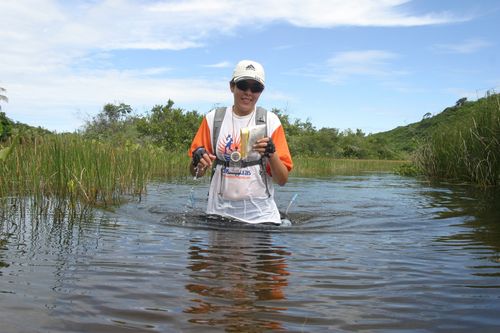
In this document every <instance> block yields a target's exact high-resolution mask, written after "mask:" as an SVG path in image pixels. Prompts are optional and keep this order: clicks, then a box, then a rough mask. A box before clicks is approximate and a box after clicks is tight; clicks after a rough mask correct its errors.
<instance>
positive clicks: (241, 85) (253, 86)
mask: <svg viewBox="0 0 500 333" xmlns="http://www.w3.org/2000/svg"><path fill="white" fill-rule="evenodd" d="M236 87H237V88H238V89H239V90H241V91H246V90H247V89H248V88H250V91H251V92H253V93H260V92H262V91H263V90H264V86H263V85H262V84H260V83H259V82H253V83H251V82H250V81H238V82H236Z"/></svg>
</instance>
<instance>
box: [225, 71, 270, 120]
mask: <svg viewBox="0 0 500 333" xmlns="http://www.w3.org/2000/svg"><path fill="white" fill-rule="evenodd" d="M240 82H242V81H240ZM243 82H245V83H246V84H238V85H239V86H240V88H238V85H237V84H235V83H230V88H231V92H232V93H233V97H234V112H235V113H236V114H238V115H240V116H244V115H247V114H250V113H251V112H252V111H253V110H254V109H255V104H257V101H258V100H259V97H260V94H262V91H260V92H252V89H251V86H255V85H256V84H259V83H258V82H257V81H254V80H245V81H243ZM238 83H239V82H238ZM241 86H243V88H246V89H245V90H242V89H241ZM245 86H246V87H245ZM253 90H254V91H255V89H253Z"/></svg>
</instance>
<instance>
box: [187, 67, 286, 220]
mask: <svg viewBox="0 0 500 333" xmlns="http://www.w3.org/2000/svg"><path fill="white" fill-rule="evenodd" d="M264 85H265V73H264V68H263V67H262V65H261V64H259V63H258V62H256V61H252V60H242V61H240V62H239V63H238V64H237V65H236V67H235V69H234V71H233V75H232V79H231V81H230V82H229V89H230V91H231V93H232V94H233V105H232V106H231V107H227V108H226V107H224V108H217V109H214V110H211V111H210V112H209V113H208V114H207V115H206V116H205V117H204V118H203V121H202V123H201V125H200V127H199V128H198V131H197V133H196V135H195V137H194V139H193V141H192V143H191V147H190V149H189V152H188V154H189V156H190V157H191V159H192V163H191V165H190V171H191V174H192V175H193V176H197V177H200V176H203V175H204V174H205V173H206V172H207V170H208V169H212V172H211V175H212V179H211V182H210V189H209V194H208V205H207V210H206V212H207V214H209V215H218V216H222V217H226V218H229V219H235V220H239V221H242V222H247V223H266V222H268V223H269V222H270V223H274V224H281V218H280V213H279V211H278V208H277V206H276V203H275V201H274V188H273V183H277V184H279V185H280V186H283V185H285V184H286V182H287V181H288V174H289V172H290V171H291V170H292V167H293V162H292V157H291V155H290V151H289V149H288V144H287V142H286V138H285V132H284V130H283V126H282V125H281V122H280V120H279V118H278V116H277V115H276V114H274V113H272V112H268V111H266V110H264V109H263V108H260V107H256V104H257V101H258V100H259V97H260V95H261V94H262V92H263V91H264ZM256 124H261V125H264V124H265V135H264V136H263V137H262V138H261V139H259V140H257V141H256V143H255V144H254V145H253V147H252V149H251V151H250V152H249V153H248V154H246V153H245V152H243V150H242V148H243V149H244V148H245V147H242V146H241V143H242V138H241V134H240V133H241V129H242V128H248V127H251V126H255V125H256ZM242 156H243V157H242Z"/></svg>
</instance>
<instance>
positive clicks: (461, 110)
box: [370, 94, 499, 155]
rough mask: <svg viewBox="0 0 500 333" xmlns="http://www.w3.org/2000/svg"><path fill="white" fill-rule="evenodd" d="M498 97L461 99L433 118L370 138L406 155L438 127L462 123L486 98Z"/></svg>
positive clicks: (479, 108)
mask: <svg viewBox="0 0 500 333" xmlns="http://www.w3.org/2000/svg"><path fill="white" fill-rule="evenodd" d="M498 96H499V94H496V95H493V94H489V95H488V97H485V98H481V99H479V100H477V101H467V99H466V98H461V99H459V100H458V101H457V102H456V103H455V105H454V106H451V107H447V108H446V109H444V110H443V111H442V112H440V113H438V114H436V115H434V116H431V115H430V113H428V114H426V115H425V116H424V118H423V119H422V120H421V121H419V122H416V123H412V124H409V125H406V126H399V127H396V128H394V129H392V130H390V131H386V132H380V133H376V134H372V135H370V137H372V138H374V139H377V140H379V141H383V142H385V143H386V144H387V145H388V147H389V148H390V149H392V150H393V151H395V152H400V153H402V154H405V155H408V154H410V153H412V152H413V151H414V150H415V149H416V148H417V146H418V144H419V142H422V140H423V139H425V138H426V137H429V136H430V135H431V134H432V133H433V131H435V130H436V129H437V128H438V127H439V128H441V126H453V124H457V123H460V122H463V121H464V120H466V119H468V118H470V117H471V116H472V115H473V114H474V113H476V112H480V110H481V103H482V102H483V101H484V100H485V99H486V98H498Z"/></svg>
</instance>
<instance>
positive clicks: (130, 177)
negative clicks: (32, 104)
mask: <svg viewBox="0 0 500 333" xmlns="http://www.w3.org/2000/svg"><path fill="white" fill-rule="evenodd" d="M4 91H5V90H1V92H2V93H3V92H4ZM1 96H4V95H1ZM2 101H6V97H5V96H4V98H2ZM272 111H273V112H274V113H275V114H277V115H278V117H279V118H280V119H281V121H282V124H283V126H284V128H285V132H286V135H287V140H288V142H289V146H290V149H291V151H292V154H293V156H294V162H295V169H294V173H293V175H295V176H306V177H307V176H329V175H332V174H346V173H349V174H352V173H355V172H364V171H391V170H396V172H398V173H400V174H404V175H415V174H418V173H420V174H424V175H426V176H427V177H429V178H432V179H453V180H460V181H464V180H465V181H469V182H473V183H477V184H480V185H483V186H488V185H498V181H499V175H500V156H499V154H500V144H499V142H500V103H499V95H497V94H489V95H488V96H487V97H485V98H483V99H480V100H478V101H476V102H467V101H466V100H465V99H461V100H459V101H457V103H456V105H455V106H453V107H450V108H446V109H445V110H444V111H443V112H442V113H440V114H438V115H435V116H431V115H430V114H426V115H425V116H424V118H423V119H422V121H420V122H418V123H414V124H410V125H408V126H404V127H398V128H396V129H394V130H392V131H388V132H384V133H377V134H372V135H365V134H364V133H363V132H362V131H361V130H356V131H352V130H346V131H343V132H341V131H339V130H338V129H335V128H321V129H319V130H317V129H316V128H315V127H314V126H312V124H311V122H310V121H308V120H307V121H301V120H294V121H291V120H290V119H289V117H288V115H287V114H285V113H284V112H282V111H281V110H278V109H274V110H272ZM202 118H203V115H201V114H199V113H198V112H197V111H189V112H187V111H184V110H182V109H180V108H175V107H174V103H173V102H172V101H170V100H169V101H168V102H167V104H166V105H157V106H155V107H154V108H153V109H152V110H151V112H149V113H148V114H146V115H142V116H139V115H134V114H133V110H132V108H131V107H130V106H129V105H127V104H124V103H120V104H106V105H105V106H104V107H103V109H102V110H101V112H100V113H99V114H97V115H96V116H95V117H94V118H92V119H91V120H89V121H87V123H86V124H85V126H84V127H83V129H82V130H81V131H79V132H77V133H72V134H68V133H66V134H53V133H51V132H49V131H47V130H44V129H42V128H33V127H29V126H27V125H24V124H20V123H16V122H14V121H12V120H10V119H9V118H7V116H6V115H5V114H4V113H1V112H0V201H1V202H5V201H9V200H11V201H10V204H11V205H20V202H15V203H12V200H14V201H15V200H22V199H23V198H25V199H27V200H28V201H29V202H30V203H31V205H32V207H31V208H30V210H31V211H44V210H45V211H46V210H47V207H48V206H47V205H54V202H55V203H56V205H59V206H60V207H61V209H60V210H61V211H64V210H65V209H66V208H68V207H69V208H72V209H74V211H77V210H79V209H80V210H81V209H82V207H87V206H96V205H97V206H99V205H100V206H111V205H114V204H117V203H119V202H120V201H121V200H123V199H124V197H126V196H128V195H133V196H136V197H139V198H140V196H141V195H142V194H144V192H145V190H146V184H147V183H148V182H150V181H152V180H154V179H166V178H172V177H186V176H188V171H187V164H188V157H187V154H186V152H187V149H188V147H189V144H190V142H191V139H192V137H193V136H194V134H195V132H196V130H197V128H198V126H199V124H200V122H201V120H202ZM409 157H410V158H411V160H412V163H407V162H405V161H404V160H408V158H409ZM16 198H17V199H16ZM1 202H0V204H1ZM59 206H58V207H59Z"/></svg>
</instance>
